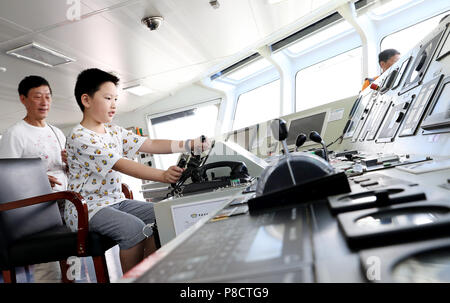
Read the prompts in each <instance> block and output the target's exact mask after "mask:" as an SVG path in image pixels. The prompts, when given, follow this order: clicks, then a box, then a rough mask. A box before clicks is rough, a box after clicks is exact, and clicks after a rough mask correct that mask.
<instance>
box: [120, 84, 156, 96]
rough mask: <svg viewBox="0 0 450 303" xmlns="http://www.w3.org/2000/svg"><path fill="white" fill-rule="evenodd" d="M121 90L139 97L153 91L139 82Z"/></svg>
mask: <svg viewBox="0 0 450 303" xmlns="http://www.w3.org/2000/svg"><path fill="white" fill-rule="evenodd" d="M123 90H124V91H127V92H129V93H131V94H133V95H136V96H139V97H140V96H144V95H148V94H150V93H153V90H151V89H150V88H148V87H146V86H143V85H141V84H137V85H133V86H128V87H124V88H123Z"/></svg>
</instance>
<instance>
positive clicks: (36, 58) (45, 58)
mask: <svg viewBox="0 0 450 303" xmlns="http://www.w3.org/2000/svg"><path fill="white" fill-rule="evenodd" d="M6 53H7V54H8V55H12V56H16V57H17V58H19V59H25V60H29V61H31V62H34V63H38V64H42V65H44V66H48V67H54V66H57V65H60V64H66V63H70V62H74V61H75V59H72V58H70V57H67V56H65V55H63V54H61V53H59V52H57V51H54V50H52V49H49V48H47V47H44V46H42V45H39V44H37V43H34V42H32V43H30V44H27V45H24V46H21V47H18V48H15V49H12V50H9V51H7V52H6Z"/></svg>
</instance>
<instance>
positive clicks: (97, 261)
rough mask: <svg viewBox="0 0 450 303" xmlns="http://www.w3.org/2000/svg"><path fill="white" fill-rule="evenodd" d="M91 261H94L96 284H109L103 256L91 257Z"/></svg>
mask: <svg viewBox="0 0 450 303" xmlns="http://www.w3.org/2000/svg"><path fill="white" fill-rule="evenodd" d="M92 260H93V261H94V268H95V276H96V277H97V283H109V274H108V267H107V266H106V258H105V256H104V255H103V256H97V257H92Z"/></svg>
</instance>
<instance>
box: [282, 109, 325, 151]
mask: <svg viewBox="0 0 450 303" xmlns="http://www.w3.org/2000/svg"><path fill="white" fill-rule="evenodd" d="M325 116H326V112H323V113H319V114H315V115H312V116H308V117H303V118H299V119H296V120H292V121H291V124H290V125H289V134H288V137H287V140H286V143H287V145H292V144H295V140H296V139H297V136H298V135H299V134H301V133H304V134H305V135H306V137H307V138H308V139H307V141H309V133H310V132H311V131H313V130H314V131H316V132H318V133H319V134H321V133H322V129H323V124H324V122H325Z"/></svg>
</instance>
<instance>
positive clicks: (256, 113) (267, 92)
mask: <svg viewBox="0 0 450 303" xmlns="http://www.w3.org/2000/svg"><path fill="white" fill-rule="evenodd" d="M279 116H280V80H279V79H278V80H275V81H272V82H269V83H267V84H264V85H261V86H259V87H257V88H254V89H252V90H250V91H247V92H245V93H242V94H240V95H239V97H238V99H237V105H236V112H235V115H234V121H233V130H236V129H240V128H244V127H246V126H250V125H254V124H258V123H260V122H263V121H267V120H270V119H273V118H276V117H279Z"/></svg>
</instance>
